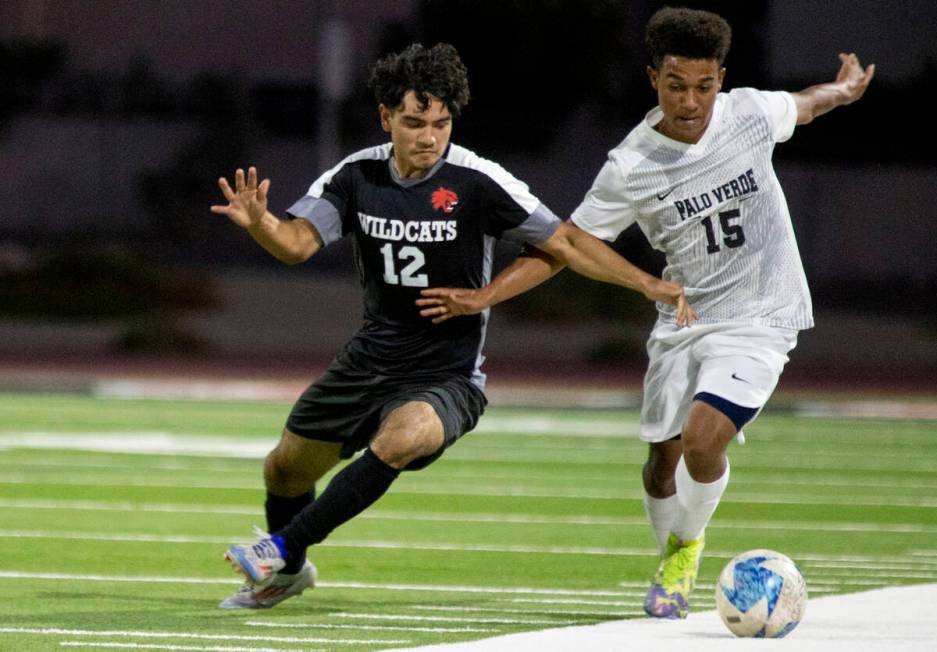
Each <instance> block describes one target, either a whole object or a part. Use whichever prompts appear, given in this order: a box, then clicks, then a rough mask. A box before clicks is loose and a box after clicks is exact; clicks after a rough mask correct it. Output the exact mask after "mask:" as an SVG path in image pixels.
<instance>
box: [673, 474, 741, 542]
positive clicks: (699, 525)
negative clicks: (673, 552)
mask: <svg viewBox="0 0 937 652" xmlns="http://www.w3.org/2000/svg"><path fill="white" fill-rule="evenodd" d="M674 480H675V481H676V484H677V499H678V500H679V503H680V508H679V509H678V510H677V515H676V519H675V522H674V526H673V533H674V534H676V535H677V536H678V537H680V539H682V540H683V541H691V540H694V539H699V538H700V537H701V536H703V532H705V531H706V525H707V524H709V519H711V518H712V515H713V512H715V511H716V507H717V506H718V505H719V500H720V499H721V498H722V494H723V493H724V492H725V490H726V486H727V485H728V484H729V461H728V460H726V471H725V473H723V474H722V477H721V478H719V479H718V480H716V481H715V482H708V483H703V482H697V481H696V480H694V479H693V478H692V477H690V471H689V469H687V468H686V462H685V461H684V459H683V457H681V458H680V461H679V462H678V463H677V471H676V473H675V474H674Z"/></svg>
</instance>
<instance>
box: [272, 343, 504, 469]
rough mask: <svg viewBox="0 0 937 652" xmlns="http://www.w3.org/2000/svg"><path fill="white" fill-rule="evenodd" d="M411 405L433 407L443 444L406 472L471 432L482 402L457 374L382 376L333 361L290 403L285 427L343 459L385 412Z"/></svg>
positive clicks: (365, 440)
mask: <svg viewBox="0 0 937 652" xmlns="http://www.w3.org/2000/svg"><path fill="white" fill-rule="evenodd" d="M411 401H424V402H426V403H429V404H430V405H431V406H432V407H433V409H434V410H435V411H436V414H437V415H438V416H439V419H440V421H442V424H443V433H444V436H445V443H444V444H443V446H442V448H440V449H439V451H437V452H436V453H434V454H433V455H430V456H428V457H424V458H420V459H418V460H414V461H413V462H412V463H410V464H409V465H408V466H407V469H410V470H414V469H420V468H423V467H425V466H427V465H429V464H430V463H431V462H433V461H434V460H436V459H437V458H438V457H439V456H440V455H442V453H443V451H444V450H445V449H446V448H448V447H449V446H451V445H452V444H453V443H455V441H456V440H457V439H458V438H459V437H461V436H462V435H463V434H465V433H466V432H469V431H470V430H472V429H473V428H474V427H475V426H476V424H477V423H478V419H479V417H481V415H482V413H483V412H484V411H485V406H486V405H487V403H488V401H487V399H486V398H485V394H484V393H483V392H482V391H481V389H479V388H478V387H477V386H475V385H474V384H472V382H471V381H470V380H469V379H468V378H465V377H464V376H460V375H457V374H436V375H432V376H411V377H400V376H384V375H381V374H376V373H373V372H370V371H363V370H360V369H356V368H354V367H349V366H347V365H345V364H342V363H341V362H338V361H337V360H336V361H333V362H332V364H331V365H330V366H329V368H328V369H327V370H326V372H325V373H324V374H323V375H322V377H321V378H319V379H318V380H316V382H314V383H313V384H312V385H310V386H309V387H308V388H307V389H306V391H305V392H303V394H302V396H300V397H299V399H298V400H297V401H296V403H295V404H294V405H293V409H292V411H291V412H290V416H289V418H288V419H287V421H286V429H287V430H289V431H290V432H292V433H294V434H296V435H299V436H300V437H305V438H307V439H315V440H318V441H331V442H341V444H342V450H341V457H342V458H343V459H347V458H349V457H351V456H352V455H354V454H355V452H357V451H359V450H361V449H363V448H365V447H367V445H368V443H370V441H371V438H372V437H374V435H375V434H376V433H377V429H378V426H379V425H380V423H381V421H383V419H384V418H385V417H386V416H387V415H388V414H390V412H391V411H393V410H394V409H396V408H398V407H400V406H401V405H404V404H405V403H409V402H411Z"/></svg>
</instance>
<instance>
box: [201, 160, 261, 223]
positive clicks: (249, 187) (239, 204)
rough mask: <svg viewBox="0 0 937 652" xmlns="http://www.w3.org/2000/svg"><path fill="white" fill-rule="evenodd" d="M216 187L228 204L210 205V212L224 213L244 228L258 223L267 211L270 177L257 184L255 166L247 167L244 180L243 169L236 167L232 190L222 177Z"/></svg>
mask: <svg viewBox="0 0 937 652" xmlns="http://www.w3.org/2000/svg"><path fill="white" fill-rule="evenodd" d="M218 187H219V188H221V193H222V194H223V195H224V198H225V199H226V200H228V205H227V206H220V205H215V206H212V207H211V212H212V213H217V214H219V215H226V216H227V217H228V219H229V220H231V221H232V222H234V223H235V224H237V225H238V226H240V227H241V228H244V229H247V228H250V227H252V226H258V225H259V224H260V222H261V220H262V219H263V216H264V215H265V214H266V213H267V192H268V191H269V190H270V179H264V180H263V181H262V182H261V183H260V185H258V184H257V168H255V167H250V168H248V169H247V179H246V180H245V178H244V170H242V169H241V168H238V169H237V171H236V172H235V173H234V190H232V189H231V186H230V185H228V180H227V179H225V178H224V177H221V178H220V179H218Z"/></svg>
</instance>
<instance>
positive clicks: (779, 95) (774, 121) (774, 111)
mask: <svg viewBox="0 0 937 652" xmlns="http://www.w3.org/2000/svg"><path fill="white" fill-rule="evenodd" d="M751 93H752V99H753V101H754V102H755V104H756V105H757V106H758V107H759V108H760V109H761V110H762V111H763V112H764V113H765V115H766V116H767V117H768V122H769V123H770V124H771V135H772V137H773V138H774V142H776V143H783V142H784V141H785V140H787V139H788V138H790V137H791V135H793V133H794V127H796V126H797V104H796V103H795V102H794V96H793V95H791V94H790V93H788V92H787V91H756V90H751Z"/></svg>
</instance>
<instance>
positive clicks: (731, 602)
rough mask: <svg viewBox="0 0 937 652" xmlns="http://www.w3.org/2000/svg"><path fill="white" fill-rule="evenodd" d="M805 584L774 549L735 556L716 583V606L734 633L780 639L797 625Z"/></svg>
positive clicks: (789, 561) (784, 558)
mask: <svg viewBox="0 0 937 652" xmlns="http://www.w3.org/2000/svg"><path fill="white" fill-rule="evenodd" d="M806 606H807V584H806V582H804V578H803V576H802V575H801V574H800V570H799V569H798V568H797V565H796V564H795V563H794V562H793V561H791V559H790V558H789V557H787V556H785V555H782V554H781V553H779V552H775V551H773V550H749V551H748V552H743V553H742V554H740V555H737V556H736V557H735V558H734V559H733V560H732V561H730V562H729V563H728V564H726V567H725V568H724V569H723V570H722V573H721V574H720V575H719V580H718V582H716V609H717V610H718V611H719V615H720V616H721V617H722V622H724V623H725V624H726V627H728V628H729V630H730V631H731V632H732V633H733V634H735V635H736V636H743V637H754V638H781V637H782V636H787V635H788V634H790V633H791V631H792V630H793V629H794V628H795V627H797V624H798V623H799V622H800V619H801V618H803V617H804V609H805V608H806Z"/></svg>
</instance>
